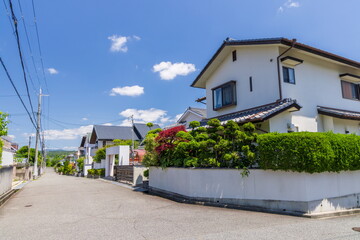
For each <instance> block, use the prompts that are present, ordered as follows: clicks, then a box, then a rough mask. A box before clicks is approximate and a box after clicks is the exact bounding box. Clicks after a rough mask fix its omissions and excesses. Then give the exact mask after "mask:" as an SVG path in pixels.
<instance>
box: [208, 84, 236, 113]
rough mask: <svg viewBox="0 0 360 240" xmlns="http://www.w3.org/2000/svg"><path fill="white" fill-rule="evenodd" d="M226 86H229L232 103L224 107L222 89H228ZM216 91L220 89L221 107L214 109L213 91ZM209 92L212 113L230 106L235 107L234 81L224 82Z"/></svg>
mask: <svg viewBox="0 0 360 240" xmlns="http://www.w3.org/2000/svg"><path fill="white" fill-rule="evenodd" d="M228 86H231V90H232V101H231V103H229V104H226V105H224V99H225V96H224V89H225V88H226V87H228ZM218 89H221V106H220V107H215V91H216V90H218ZM211 92H212V103H213V110H214V111H217V110H219V109H222V108H226V107H230V106H235V105H236V104H237V101H236V99H237V96H236V81H234V80H232V81H229V82H226V83H224V84H221V85H219V86H217V87H214V88H212V89H211Z"/></svg>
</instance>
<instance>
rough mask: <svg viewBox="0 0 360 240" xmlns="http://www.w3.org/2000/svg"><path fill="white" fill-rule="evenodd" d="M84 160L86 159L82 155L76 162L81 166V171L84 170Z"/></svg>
mask: <svg viewBox="0 0 360 240" xmlns="http://www.w3.org/2000/svg"><path fill="white" fill-rule="evenodd" d="M84 160H85V158H84V157H81V158H79V159H78V160H76V164H77V166H78V168H79V171H83V169H84Z"/></svg>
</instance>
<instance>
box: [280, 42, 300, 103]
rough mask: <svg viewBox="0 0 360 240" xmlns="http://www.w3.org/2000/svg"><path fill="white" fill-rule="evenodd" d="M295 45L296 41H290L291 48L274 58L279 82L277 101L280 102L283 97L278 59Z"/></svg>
mask: <svg viewBox="0 0 360 240" xmlns="http://www.w3.org/2000/svg"><path fill="white" fill-rule="evenodd" d="M295 44H296V39H295V38H294V39H293V40H292V43H291V46H290V47H289V48H288V49H286V51H285V52H283V53H282V54H280V55H279V56H278V57H277V58H276V63H277V70H278V82H279V99H278V100H277V101H281V100H282V98H283V96H282V88H281V75H280V58H281V57H282V56H283V55H285V54H286V53H287V52H288V51H290V50H291V49H292V48H293V47H294V46H295Z"/></svg>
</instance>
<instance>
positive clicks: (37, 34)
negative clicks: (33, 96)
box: [9, 0, 49, 93]
mask: <svg viewBox="0 0 360 240" xmlns="http://www.w3.org/2000/svg"><path fill="white" fill-rule="evenodd" d="M9 1H11V0H9ZM31 3H32V10H33V14H34V23H35V29H36V36H37V43H38V47H39V53H40V61H41V67H42V72H43V75H44V82H45V87H46V91H47V92H48V93H49V89H48V86H47V81H46V75H45V68H44V62H43V57H42V53H41V45H40V37H39V29H38V26H37V22H36V12H35V4H34V0H31Z"/></svg>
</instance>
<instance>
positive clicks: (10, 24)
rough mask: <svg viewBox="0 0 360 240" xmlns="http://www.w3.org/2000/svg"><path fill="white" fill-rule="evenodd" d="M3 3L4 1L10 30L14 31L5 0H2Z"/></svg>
mask: <svg viewBox="0 0 360 240" xmlns="http://www.w3.org/2000/svg"><path fill="white" fill-rule="evenodd" d="M3 3H4V6H5V10H6V14H7V16H8V19H9V22H10V26H11V28H12V30H13V33H15V29H14V26H13V25H12V21H11V17H10V13H9V9H8V7H7V5H6V3H5V0H3Z"/></svg>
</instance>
